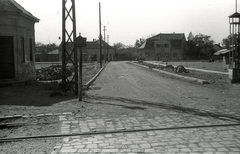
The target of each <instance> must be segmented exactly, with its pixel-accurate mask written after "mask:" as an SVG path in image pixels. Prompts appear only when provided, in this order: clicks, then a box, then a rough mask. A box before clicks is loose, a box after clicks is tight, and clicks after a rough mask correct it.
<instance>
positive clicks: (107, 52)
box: [107, 35, 110, 62]
mask: <svg viewBox="0 0 240 154" xmlns="http://www.w3.org/2000/svg"><path fill="white" fill-rule="evenodd" d="M108 43H109V35H107V57H108V62H109V59H110V57H109V54H108Z"/></svg>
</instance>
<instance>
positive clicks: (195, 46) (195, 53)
mask: <svg viewBox="0 0 240 154" xmlns="http://www.w3.org/2000/svg"><path fill="white" fill-rule="evenodd" d="M188 39H189V41H188V42H187V45H188V47H187V49H186V51H185V54H186V56H187V57H195V58H196V57H198V59H201V58H203V57H205V58H211V57H212V55H213V53H214V50H213V49H212V47H213V43H214V41H213V40H212V39H211V36H209V35H205V34H198V35H195V37H192V34H191V33H190V34H189V38H188Z"/></svg>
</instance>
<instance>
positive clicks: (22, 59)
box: [0, 0, 39, 81]
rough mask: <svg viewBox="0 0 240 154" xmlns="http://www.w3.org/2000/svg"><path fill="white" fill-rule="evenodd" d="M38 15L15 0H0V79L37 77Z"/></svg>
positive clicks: (21, 79)
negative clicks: (36, 44) (36, 24)
mask: <svg viewBox="0 0 240 154" xmlns="http://www.w3.org/2000/svg"><path fill="white" fill-rule="evenodd" d="M36 22H39V19H38V18H36V17H34V16H33V15H32V14H31V13H30V12H28V11H26V10H25V9H24V8H23V7H22V6H20V5H19V4H18V3H17V2H15V1H14V0H1V2H0V70H1V71H0V79H14V80H18V81H25V80H30V79H34V80H35V79H36V73H35V30H34V25H35V23H36Z"/></svg>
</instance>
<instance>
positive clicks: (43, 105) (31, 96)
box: [0, 68, 238, 154]
mask: <svg viewBox="0 0 240 154" xmlns="http://www.w3.org/2000/svg"><path fill="white" fill-rule="evenodd" d="M98 70H99V68H98V69H90V70H86V71H85V73H83V74H84V80H83V82H84V83H86V82H87V81H89V80H90V79H91V78H92V77H93V76H94V75H95V74H96V73H97V72H98ZM182 75H185V76H191V77H196V78H200V79H206V80H208V81H209V82H210V84H211V86H213V87H214V88H218V89H219V88H220V89H223V90H224V89H226V88H230V87H233V85H231V84H230V80H229V79H228V76H227V75H222V74H213V73H203V72H197V71H190V73H184V74H182ZM193 84H195V83H193ZM58 92H59V89H58V88H57V87H56V85H55V84H53V83H39V82H32V83H31V84H28V85H25V84H18V85H13V86H7V87H0V107H1V108H0V115H1V116H2V115H32V116H30V117H28V118H25V119H24V118H19V119H18V118H14V119H2V120H1V119H0V124H3V123H16V122H27V123H32V122H36V123H43V122H46V123H48V124H41V125H31V126H23V127H13V128H7V129H4V128H0V134H1V135H0V138H9V137H19V136H34V135H50V134H51V135H54V134H59V132H60V124H59V123H58V116H47V117H45V116H44V117H37V116H36V115H37V114H42V113H63V112H72V113H73V114H74V113H81V114H82V116H87V115H88V114H96V115H97V114H100V113H101V114H102V113H103V112H105V113H106V114H113V113H111V111H115V112H114V114H115V115H117V114H119V115H120V114H122V113H123V112H124V114H131V113H134V112H132V110H131V109H128V108H125V109H124V110H123V109H122V107H121V106H111V105H108V104H105V105H102V104H94V103H92V102H91V99H88V98H85V97H84V101H82V102H79V101H78V99H77V96H76V95H74V94H73V93H72V92H71V91H69V92H68V93H67V95H66V96H62V95H60V94H59V93H58ZM234 95H238V92H236V93H235V94H234ZM110 108H111V109H110ZM109 109H110V110H109ZM60 142H61V138H51V139H41V140H26V141H17V142H10V143H9V142H8V143H0V153H42V154H45V153H50V152H51V151H52V150H53V148H54V146H55V145H56V143H60Z"/></svg>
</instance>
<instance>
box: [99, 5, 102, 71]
mask: <svg viewBox="0 0 240 154" xmlns="http://www.w3.org/2000/svg"><path fill="white" fill-rule="evenodd" d="M101 31H102V25H101V3H100V2H99V35H100V36H99V44H100V57H99V61H100V68H102V32H101Z"/></svg>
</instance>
